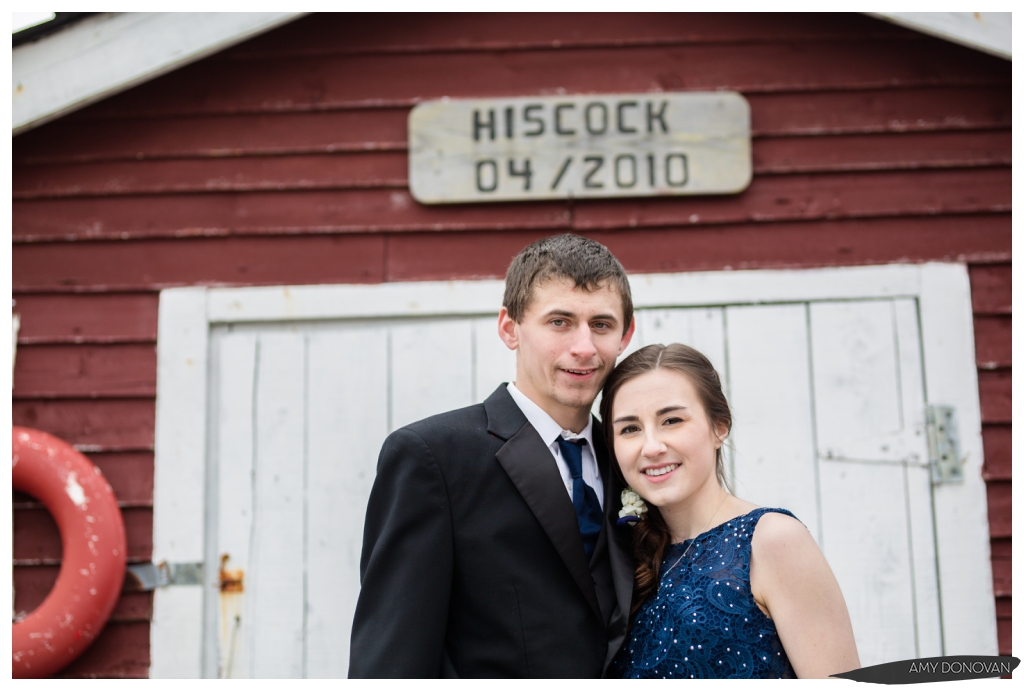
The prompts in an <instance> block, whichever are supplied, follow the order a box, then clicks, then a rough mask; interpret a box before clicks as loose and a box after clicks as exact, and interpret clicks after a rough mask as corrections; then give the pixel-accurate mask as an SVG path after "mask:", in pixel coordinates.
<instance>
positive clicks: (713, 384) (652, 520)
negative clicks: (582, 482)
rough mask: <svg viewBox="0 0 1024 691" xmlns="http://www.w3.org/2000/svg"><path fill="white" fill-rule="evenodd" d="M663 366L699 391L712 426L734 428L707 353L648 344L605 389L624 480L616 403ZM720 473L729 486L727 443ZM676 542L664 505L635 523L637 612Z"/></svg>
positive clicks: (605, 410) (718, 460)
mask: <svg viewBox="0 0 1024 691" xmlns="http://www.w3.org/2000/svg"><path fill="white" fill-rule="evenodd" d="M658 369H670V370H673V371H675V372H679V373H680V374H682V375H683V376H685V377H686V378H687V379H689V380H690V382H691V383H692V384H693V386H694V388H695V389H696V390H697V395H698V396H699V397H700V401H701V404H702V405H703V406H704V410H705V412H706V413H707V416H708V421H709V422H710V423H711V428H712V429H715V430H720V429H722V428H724V429H725V430H726V433H728V431H729V430H731V429H732V411H731V410H730V409H729V402H728V401H727V400H726V399H725V394H724V393H722V381H721V379H720V378H719V376H718V372H716V371H715V368H714V366H712V364H711V361H710V360H708V359H707V358H706V357H704V355H703V353H701V352H700V351H698V350H695V349H693V348H691V347H690V346H687V345H683V344H681V343H670V344H669V345H661V344H657V345H649V346H645V347H643V348H641V349H640V350H638V351H636V352H635V353H633V354H632V355H630V356H629V357H627V358H626V359H625V360H623V361H622V362H620V363H619V365H618V366H617V367H616V368H615V369H614V370H613V371H612V373H611V374H610V375H609V376H608V380H607V381H606V382H605V384H604V389H602V392H601V420H602V421H603V422H604V434H605V439H606V441H607V443H608V451H609V453H610V454H611V456H612V461H613V462H612V468H613V469H614V472H616V473H618V474H619V477H620V479H622V471H621V470H620V469H619V464H618V460H617V459H616V458H615V429H614V428H613V426H612V424H611V419H612V403H614V401H615V395H616V394H617V393H618V392H619V389H620V388H622V385H623V384H625V383H626V382H628V381H630V380H632V379H636V378H637V377H639V376H640V375H641V374H646V373H647V372H653V371H654V370H658ZM715 474H716V475H717V477H718V484H720V485H721V486H722V487H725V488H726V489H729V481H728V479H727V478H726V476H725V462H724V460H723V454H722V448H721V447H719V448H718V450H717V451H716V452H715ZM670 540H671V534H670V533H669V529H668V526H667V525H665V521H664V519H662V517H661V514H660V513H659V512H658V508H657V507H655V506H648V507H647V514H646V516H645V518H644V520H642V521H640V522H639V523H635V524H634V525H633V558H634V561H635V562H636V573H635V576H634V581H633V607H632V612H631V614H632V613H635V612H636V611H637V610H638V609H639V608H640V605H641V604H643V602H644V600H646V599H647V598H648V597H650V596H651V595H653V594H654V593H655V592H657V590H658V575H659V569H660V566H661V559H662V557H663V556H664V554H665V548H666V547H667V546H668V544H669V541H670Z"/></svg>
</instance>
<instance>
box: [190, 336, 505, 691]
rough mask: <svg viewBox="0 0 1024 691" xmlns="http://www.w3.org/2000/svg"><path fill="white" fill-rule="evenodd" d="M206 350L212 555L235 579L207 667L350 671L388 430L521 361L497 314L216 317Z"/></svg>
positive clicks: (460, 402) (259, 674)
mask: <svg viewBox="0 0 1024 691" xmlns="http://www.w3.org/2000/svg"><path fill="white" fill-rule="evenodd" d="M211 348H212V353H213V357H212V374H213V377H214V378H215V380H214V381H215V385H214V387H213V396H214V398H215V400H216V405H215V408H214V411H215V414H214V415H215V416H214V419H213V421H212V430H213V432H214V436H215V437H216V440H217V441H216V445H215V453H214V455H213V458H212V460H213V462H214V465H215V466H216V467H217V468H218V477H217V480H216V483H217V485H218V488H217V492H216V493H211V495H210V496H215V497H216V498H217V500H216V502H215V503H213V504H211V505H210V506H209V511H210V512H211V513H215V514H216V515H217V533H216V549H215V550H212V551H213V553H215V555H216V558H217V560H218V561H219V563H221V564H222V567H223V568H224V570H225V572H226V573H231V572H234V573H240V574H241V579H242V586H241V590H240V591H238V590H235V591H227V592H221V593H220V594H219V596H218V597H219V601H220V607H219V611H218V617H217V624H216V626H217V645H216V648H215V649H216V650H217V666H216V669H215V670H214V669H209V670H207V671H208V672H209V673H211V675H212V674H213V673H214V672H215V673H216V675H217V676H220V677H236V678H266V677H288V678H298V677H310V678H337V677H344V676H346V675H347V672H348V640H349V631H350V628H351V622H352V617H353V615H354V613H355V604H356V597H357V595H358V593H359V557H360V550H361V547H362V542H361V541H362V525H363V519H364V516H365V510H366V501H367V498H368V497H369V493H370V488H371V486H372V483H373V478H374V473H375V467H376V460H377V454H378V452H379V450H380V446H381V444H382V442H383V440H384V438H385V437H386V436H387V434H388V433H389V432H390V431H391V430H393V429H396V428H398V427H401V426H403V425H405V424H408V423H409V422H413V421H415V420H418V419H420V418H422V417H425V416H428V415H432V414H434V413H436V412H441V411H445V410H451V409H453V408H460V407H463V406H466V405H469V404H471V403H473V402H476V401H480V400H482V399H483V398H485V397H486V396H487V395H489V394H490V393H491V391H492V390H493V388H494V387H495V386H497V384H498V383H500V382H501V381H508V380H509V378H510V376H514V369H515V360H514V356H513V354H512V353H510V352H509V351H508V349H507V348H505V347H504V345H503V344H502V343H501V342H500V340H499V339H498V337H497V327H496V319H491V318H485V319H473V318H459V319H436V320H407V321H388V322H378V323H365V322H364V323H358V324H346V323H336V324H318V325H305V326H294V325H266V324H263V325H260V326H259V327H256V328H246V327H242V326H235V327H220V328H217V329H215V330H214V333H213V334H212V338H211ZM208 551H209V550H208ZM208 633H209V632H208ZM211 662H212V657H211Z"/></svg>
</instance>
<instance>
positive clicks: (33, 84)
mask: <svg viewBox="0 0 1024 691" xmlns="http://www.w3.org/2000/svg"><path fill="white" fill-rule="evenodd" d="M303 14H304V13H301V12H124V13H104V14H99V15H96V16H93V17H88V18H86V19H83V20H82V21H80V22H77V23H75V24H74V25H72V26H69V27H68V28H66V29H64V30H62V31H57V32H55V33H53V34H51V35H49V36H45V37H43V38H41V39H39V40H37V41H32V42H30V43H26V44H23V45H20V46H18V47H17V48H15V49H14V51H13V53H12V63H13V64H12V66H13V85H12V86H13V104H14V106H13V118H12V120H13V125H12V134H19V133H21V132H24V131H26V130H29V129H31V128H33V127H38V126H39V125H42V124H43V123H45V122H49V121H50V120H54V119H56V118H59V117H61V116H62V115H66V114H67V113H70V112H72V111H75V110H78V109H79V108H82V107H84V106H86V105H89V104H90V103H95V102H96V101H99V100H101V99H104V98H106V97H108V96H112V95H114V94H116V93H118V92H120V91H124V90H125V89H129V88H131V87H133V86H135V85H137V84H140V83H142V82H145V81H148V80H150V79H152V78H154V77H157V76H159V75H161V74H165V73H167V72H170V71H172V70H175V69H178V68H179V67H183V66H184V65H187V64H188V63H190V62H194V61H196V60H199V59H201V58H204V57H206V56H207V55H210V54H211V53H215V52H217V51H219V50H223V49H224V48H227V47H228V46H231V45H234V44H236V43H240V42H241V41H244V40H246V39H248V38H251V37H253V36H255V35H257V34H260V33H263V32H265V31H268V30H270V29H273V28H276V27H278V26H281V25H282V24H285V23H287V22H290V21H292V20H293V19H296V18H298V17H300V16H302V15H303ZM128 56H130V59H126V58H127V57H128Z"/></svg>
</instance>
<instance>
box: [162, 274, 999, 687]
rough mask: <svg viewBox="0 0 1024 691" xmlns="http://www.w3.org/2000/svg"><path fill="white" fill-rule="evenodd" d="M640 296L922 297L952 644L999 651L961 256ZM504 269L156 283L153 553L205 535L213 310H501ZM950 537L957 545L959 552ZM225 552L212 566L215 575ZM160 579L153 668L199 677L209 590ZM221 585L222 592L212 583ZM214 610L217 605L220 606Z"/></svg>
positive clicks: (674, 279) (715, 281) (194, 554)
mask: <svg viewBox="0 0 1024 691" xmlns="http://www.w3.org/2000/svg"><path fill="white" fill-rule="evenodd" d="M630 285H631V287H632V292H633V302H634V306H635V307H636V308H637V309H643V308H655V307H703V306H720V305H737V304H764V303H782V302H807V301H814V300H847V299H849V300H854V299H870V298H896V297H906V298H915V299H917V300H918V304H919V314H920V327H921V340H922V344H923V345H922V347H923V356H924V374H925V383H926V391H927V401H928V403H930V404H943V405H952V406H954V407H955V408H956V412H957V417H958V421H959V438H960V445H961V454H962V455H964V456H965V462H964V468H963V470H964V479H963V482H962V483H960V484H942V485H936V486H935V487H934V492H933V501H934V512H935V524H936V525H935V529H936V534H937V535H939V536H941V539H938V540H937V541H938V545H937V551H938V562H939V579H940V582H941V607H942V617H943V629H944V631H943V634H944V640H945V650H946V654H948V655H952V654H993V655H994V654H996V651H997V644H996V627H995V621H996V617H995V600H994V597H993V592H992V577H991V562H990V558H991V557H990V549H989V529H988V513H987V499H986V493H985V482H984V480H983V479H982V476H981V468H982V461H983V458H982V442H981V407H980V403H979V399H978V376H977V369H976V364H975V355H974V322H973V313H972V309H971V290H970V281H969V278H968V273H967V267H966V266H964V265H962V264H941V263H929V264H914V265H901V264H894V265H885V266H866V267H841V268H825V269H805V270H784V271H761V270H755V271H713V272H696V273H682V274H635V275H632V276H630ZM503 292H504V281H501V280H484V281H427V282H408V283H384V284H377V285H323V286H284V287H282V286H272V287H259V288H170V289H167V290H163V291H161V293H160V309H159V328H158V339H157V401H156V440H155V461H154V462H155V470H154V490H153V562H154V563H160V562H162V561H167V562H171V563H174V562H202V561H203V560H204V544H203V542H204V536H205V535H206V525H205V523H206V516H205V501H206V500H205V490H206V477H207V467H206V458H207V456H208V449H207V439H208V430H207V398H208V387H209V383H208V381H207V372H208V368H209V363H208V358H209V340H210V328H211V326H213V325H215V324H227V323H239V322H246V323H259V322H287V321H309V320H318V321H319V320H345V319H366V318H380V317H388V318H394V317H415V316H470V315H487V314H496V313H497V308H498V307H499V306H500V305H501V300H502V295H503ZM954 548H955V553H954V551H953V550H954ZM216 568H217V565H215V564H207V568H206V573H205V580H206V581H207V587H208V588H215V585H216V579H217V573H216ZM204 590H207V588H200V587H186V586H172V587H165V588H159V589H157V590H156V592H155V595H154V601H153V620H152V624H151V633H150V657H151V666H150V676H151V677H154V678H194V677H200V676H201V675H202V669H203V640H202V634H203V630H204V626H203V616H204V614H203V592H204ZM213 592H216V590H214V591H213ZM209 609H210V610H213V611H210V612H207V614H206V616H215V615H216V611H215V609H214V606H212V605H211V606H210V607H209Z"/></svg>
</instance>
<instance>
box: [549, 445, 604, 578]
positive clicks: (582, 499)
mask: <svg viewBox="0 0 1024 691" xmlns="http://www.w3.org/2000/svg"><path fill="white" fill-rule="evenodd" d="M586 443H587V440H586V439H574V440H572V441H569V440H568V439H565V438H564V437H558V448H559V449H561V450H562V458H564V459H565V462H566V464H567V465H568V466H569V473H570V474H571V475H572V507H573V508H574V509H576V522H577V523H579V526H580V535H581V536H582V537H583V549H584V550H585V551H586V553H587V559H590V556H591V555H592V554H593V553H594V547H596V546H597V536H598V533H600V532H601V522H602V521H603V520H604V514H603V513H602V512H601V503H600V502H599V501H598V500H597V493H596V492H594V488H593V487H591V486H590V485H588V484H587V483H585V482H584V481H583V448H582V447H583V445H584V444H586Z"/></svg>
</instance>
